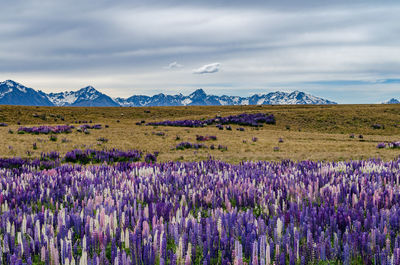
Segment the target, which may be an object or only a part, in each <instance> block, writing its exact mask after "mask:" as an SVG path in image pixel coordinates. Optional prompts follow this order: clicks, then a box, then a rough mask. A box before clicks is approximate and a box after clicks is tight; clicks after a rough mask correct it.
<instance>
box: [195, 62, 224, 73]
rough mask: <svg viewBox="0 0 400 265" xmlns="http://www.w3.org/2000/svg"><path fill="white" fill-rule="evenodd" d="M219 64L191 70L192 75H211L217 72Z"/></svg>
mask: <svg viewBox="0 0 400 265" xmlns="http://www.w3.org/2000/svg"><path fill="white" fill-rule="evenodd" d="M219 67H220V63H212V64H206V65H203V66H202V67H200V68H198V69H195V70H193V74H212V73H216V72H218V71H219Z"/></svg>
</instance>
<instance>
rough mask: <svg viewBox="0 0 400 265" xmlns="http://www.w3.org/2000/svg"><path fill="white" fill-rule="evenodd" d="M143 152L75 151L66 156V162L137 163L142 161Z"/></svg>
mask: <svg viewBox="0 0 400 265" xmlns="http://www.w3.org/2000/svg"><path fill="white" fill-rule="evenodd" d="M141 157H142V152H140V151H138V150H128V151H121V150H118V149H110V150H94V149H85V150H80V149H75V150H72V151H69V152H67V153H66V154H65V157H64V161H66V162H70V163H80V164H88V163H102V162H107V163H115V162H136V161H140V159H141Z"/></svg>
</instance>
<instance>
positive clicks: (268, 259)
mask: <svg viewBox="0 0 400 265" xmlns="http://www.w3.org/2000/svg"><path fill="white" fill-rule="evenodd" d="M265 264H266V265H269V264H271V250H270V248H269V244H268V243H267V245H266V247H265Z"/></svg>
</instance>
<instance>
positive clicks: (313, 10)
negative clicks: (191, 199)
mask: <svg viewBox="0 0 400 265" xmlns="http://www.w3.org/2000/svg"><path fill="white" fill-rule="evenodd" d="M227 3H229V5H227ZM2 11H3V12H1V13H2V15H1V16H0V36H1V37H2V38H1V41H0V80H6V79H10V78H11V79H15V80H16V81H19V82H21V83H24V84H25V83H26V84H27V85H30V86H32V87H38V88H41V89H43V90H46V92H51V91H53V90H55V89H62V90H65V89H76V88H80V87H82V86H83V85H86V84H88V83H90V84H92V85H94V86H95V87H96V88H97V87H98V88H99V89H102V90H108V91H109V94H110V95H112V96H128V95H131V94H135V93H136V92H137V91H139V89H143V90H145V91H153V90H155V89H157V91H158V92H165V93H169V92H171V91H173V92H171V93H175V91H176V90H177V89H178V90H182V91H185V90H187V91H189V90H191V89H192V88H193V87H202V85H204V86H205V85H207V84H210V87H211V86H213V87H215V89H219V88H221V87H222V85H218V84H227V83H229V84H232V88H231V90H230V91H231V92H230V93H232V94H236V92H237V91H239V90H240V91H249V93H252V92H253V91H255V90H256V89H263V90H267V89H271V90H277V89H280V88H288V89H289V90H290V88H295V89H308V88H309V87H311V86H313V89H315V90H317V89H319V90H320V91H329V93H330V95H335V96H334V97H332V96H329V95H328V96H327V97H328V98H331V99H332V100H335V101H339V102H343V101H342V100H340V99H338V97H339V94H342V89H343V84H342V83H341V82H340V81H341V80H344V81H348V82H350V84H353V85H354V87H362V88H360V89H364V90H363V91H364V92H365V95H368V97H370V98H371V101H372V102H375V99H374V98H373V97H372V96H370V95H372V94H373V93H380V94H383V93H393V91H395V92H396V89H397V93H398V82H396V81H388V82H384V83H379V82H377V83H371V84H370V86H365V85H364V84H359V83H360V82H361V83H362V82H364V81H367V82H369V81H370V80H398V79H399V78H400V74H399V71H398V69H399V68H400V35H399V34H397V33H398V32H399V30H400V25H399V23H398V14H399V12H400V2H399V1H398V0H385V1H380V2H379V3H378V2H377V1H376V0H353V1H351V2H349V1H348V0H335V1H329V0H304V1H298V0H281V1H265V0H249V1H243V0H230V1H229V0H204V1H184V3H183V2H182V1H179V0H148V1H139V0H120V1H109V0H87V1H79V0H68V1H54V0H41V1H37V0H15V1H8V2H7V4H6V5H2ZM15 14H18V15H15ZM65 14H67V15H65ZM315 21H318V23H315ZM205 60H212V61H205ZM213 61H215V62H222V63H223V65H222V66H223V71H219V70H220V66H214V67H209V68H207V66H203V67H201V68H199V69H197V68H198V67H199V66H201V65H203V64H206V63H209V62H213ZM170 62H173V63H171V64H169V65H168V63H170ZM175 62H176V64H175ZM178 62H179V63H178ZM181 64H182V65H184V66H185V68H187V69H189V70H188V71H181V70H179V67H178V66H179V65H181ZM164 66H165V67H164ZM166 69H175V71H172V70H170V71H166ZM180 69H182V68H180ZM192 69H195V70H194V71H193V73H198V74H197V75H195V74H190V73H191V72H192V71H191V70H192ZM212 72H213V73H215V72H218V74H214V75H211V74H210V75H207V78H201V77H203V76H201V75H200V73H212ZM358 80H359V81H358ZM316 81H318V82H319V83H315V82H316ZM206 82H208V83H206ZM312 82H314V83H312ZM351 82H353V83H351ZM214 84H215V86H214ZM346 87H348V85H347V86H346ZM367 91H372V92H371V93H367ZM149 93H150V92H149ZM243 93H245V92H243ZM246 93H247V92H246ZM394 96H396V94H394ZM392 97H393V96H392ZM349 100H354V103H356V100H359V98H357V97H350V96H349ZM363 100H364V99H363ZM359 102H361V101H359ZM363 102H365V101H363Z"/></svg>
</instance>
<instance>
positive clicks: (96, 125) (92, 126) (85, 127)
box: [79, 124, 102, 131]
mask: <svg viewBox="0 0 400 265" xmlns="http://www.w3.org/2000/svg"><path fill="white" fill-rule="evenodd" d="M79 128H81V130H83V131H84V130H88V129H95V130H100V129H101V128H102V127H101V124H94V125H90V124H82V125H80V126H79Z"/></svg>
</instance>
